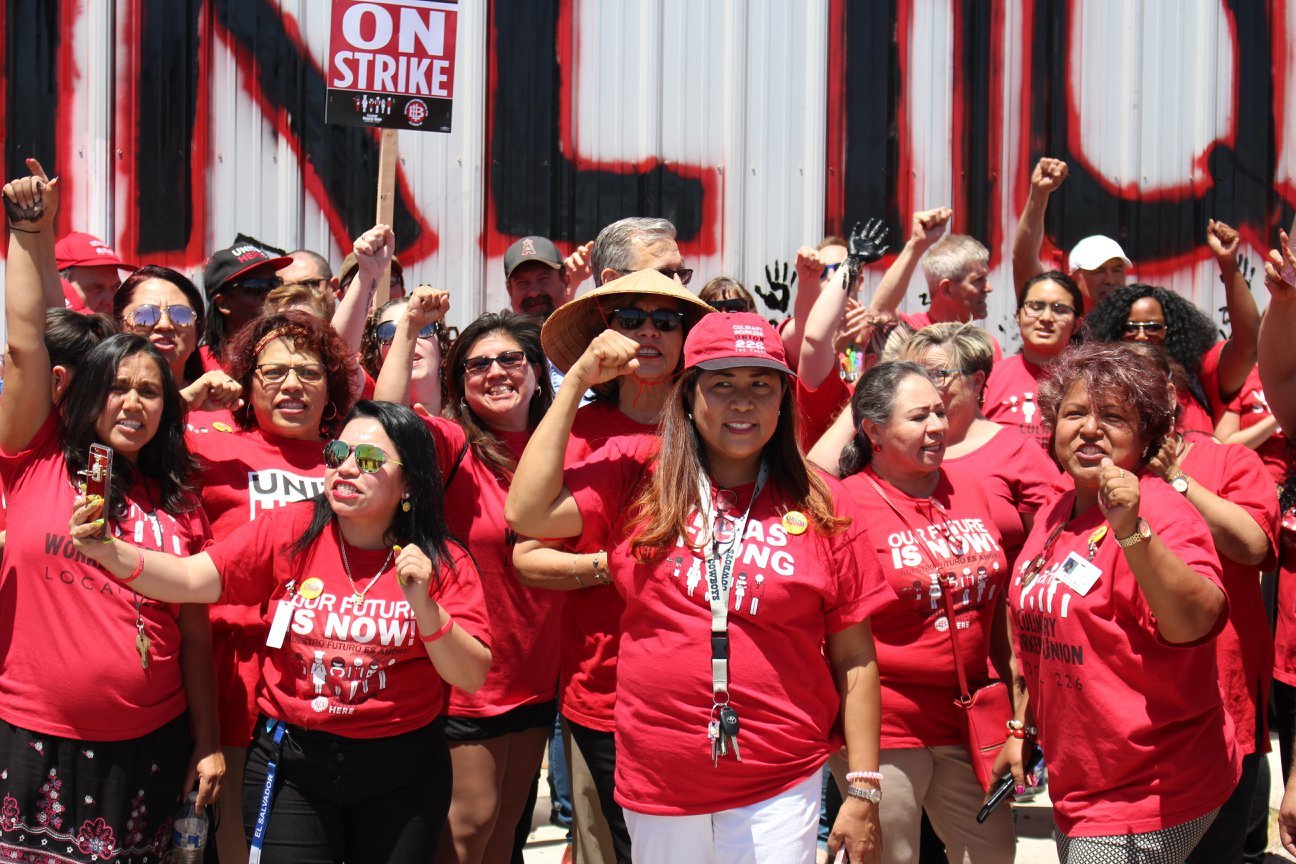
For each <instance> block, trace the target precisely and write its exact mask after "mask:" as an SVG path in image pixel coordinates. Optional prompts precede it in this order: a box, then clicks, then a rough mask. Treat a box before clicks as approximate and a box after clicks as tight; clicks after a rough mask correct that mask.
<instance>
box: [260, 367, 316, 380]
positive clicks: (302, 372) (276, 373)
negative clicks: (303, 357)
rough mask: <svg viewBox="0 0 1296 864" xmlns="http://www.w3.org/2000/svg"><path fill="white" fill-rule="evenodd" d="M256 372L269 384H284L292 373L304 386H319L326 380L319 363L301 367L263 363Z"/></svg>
mask: <svg viewBox="0 0 1296 864" xmlns="http://www.w3.org/2000/svg"><path fill="white" fill-rule="evenodd" d="M255 368H256V372H257V374H258V375H260V376H261V380H262V381H264V382H266V383H267V384H282V383H283V382H284V381H286V380H287V379H288V373H289V372H292V373H294V374H295V375H296V376H297V380H298V381H300V382H301V383H302V384H318V383H319V382H321V381H323V380H324V367H323V366H321V365H319V364H318V363H306V364H303V365H301V366H290V365H288V364H287V363H262V364H260V365H258V366H257V367H255Z"/></svg>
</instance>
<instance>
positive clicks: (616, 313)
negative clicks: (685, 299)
mask: <svg viewBox="0 0 1296 864" xmlns="http://www.w3.org/2000/svg"><path fill="white" fill-rule="evenodd" d="M612 318H613V321H614V323H615V324H616V326H617V327H619V328H620V329H622V330H638V329H639V328H640V327H642V326H643V323H644V321H651V322H652V326H653V329H655V330H656V331H657V332H659V333H670V332H671V331H672V330H678V329H679V328H680V325H681V324H683V323H684V313H683V312H676V311H675V310H673V309H654V310H653V311H651V312H645V311H644V310H642V309H635V308H633V307H632V308H630V309H614V310H612Z"/></svg>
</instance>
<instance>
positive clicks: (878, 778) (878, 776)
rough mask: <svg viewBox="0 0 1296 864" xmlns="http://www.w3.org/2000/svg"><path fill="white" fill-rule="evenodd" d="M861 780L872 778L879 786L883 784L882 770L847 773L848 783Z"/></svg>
mask: <svg viewBox="0 0 1296 864" xmlns="http://www.w3.org/2000/svg"><path fill="white" fill-rule="evenodd" d="M860 780H872V781H874V782H875V783H877V784H878V785H879V786H881V785H882V772H881V771H851V772H850V773H849V774H847V775H846V782H847V783H855V782H857V781H860Z"/></svg>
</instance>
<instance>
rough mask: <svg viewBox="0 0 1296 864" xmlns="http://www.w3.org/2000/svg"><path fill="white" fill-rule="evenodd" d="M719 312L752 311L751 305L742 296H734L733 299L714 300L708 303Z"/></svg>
mask: <svg viewBox="0 0 1296 864" xmlns="http://www.w3.org/2000/svg"><path fill="white" fill-rule="evenodd" d="M707 305H708V306H710V307H711V308H712V309H714V310H716V311H717V312H750V311H751V306H750V305H748V303H747V301H746V300H744V299H743V298H741V297H734V298H733V299H731V300H712V301H710V302H709V303H708V304H707Z"/></svg>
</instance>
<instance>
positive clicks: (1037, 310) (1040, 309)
mask: <svg viewBox="0 0 1296 864" xmlns="http://www.w3.org/2000/svg"><path fill="white" fill-rule="evenodd" d="M1045 309H1051V310H1053V314H1054V316H1056V317H1058V318H1070V317H1071V316H1072V315H1074V314H1075V307H1074V306H1069V305H1067V304H1066V303H1045V302H1044V301H1043V300H1027V301H1025V302H1024V303H1022V311H1023V312H1025V313H1026V317H1027V318H1038V317H1039V316H1041V315H1043V314H1044V310H1045Z"/></svg>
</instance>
